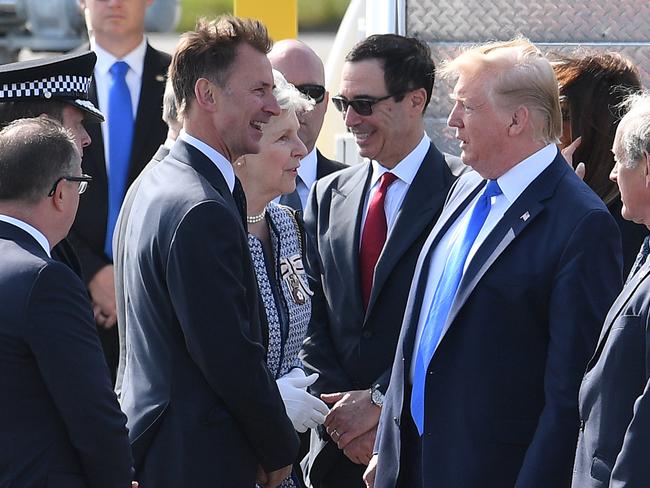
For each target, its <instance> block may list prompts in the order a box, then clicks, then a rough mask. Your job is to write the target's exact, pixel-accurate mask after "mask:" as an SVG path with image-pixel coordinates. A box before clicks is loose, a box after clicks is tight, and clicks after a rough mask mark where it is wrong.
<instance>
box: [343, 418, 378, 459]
mask: <svg viewBox="0 0 650 488" xmlns="http://www.w3.org/2000/svg"><path fill="white" fill-rule="evenodd" d="M376 436H377V427H375V428H374V429H370V430H369V431H368V432H366V433H365V434H361V435H360V436H359V437H357V438H356V439H354V440H352V441H351V442H350V443H349V444H348V445H347V446H346V448H345V449H343V454H345V455H346V456H347V457H348V459H349V460H350V461H352V462H353V463H355V464H366V465H367V464H368V463H369V462H370V458H372V450H373V448H374V446H375V437H376Z"/></svg>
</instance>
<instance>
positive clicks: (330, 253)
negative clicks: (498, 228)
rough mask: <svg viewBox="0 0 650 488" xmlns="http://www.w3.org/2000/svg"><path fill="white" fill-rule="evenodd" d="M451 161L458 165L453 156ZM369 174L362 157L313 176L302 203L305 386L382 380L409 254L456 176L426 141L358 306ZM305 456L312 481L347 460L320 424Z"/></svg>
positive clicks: (322, 389)
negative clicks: (307, 297) (308, 308)
mask: <svg viewBox="0 0 650 488" xmlns="http://www.w3.org/2000/svg"><path fill="white" fill-rule="evenodd" d="M453 161H454V163H453V164H455V165H456V166H458V168H457V170H458V171H460V163H459V160H458V159H457V158H455V159H453ZM370 176H371V165H370V163H369V162H366V163H364V164H359V165H355V166H351V167H349V168H347V169H344V170H342V171H339V172H337V173H334V174H332V175H330V176H328V177H325V178H323V179H322V180H319V181H317V182H316V184H315V186H314V188H313V189H312V192H311V195H310V203H309V206H308V208H307V209H306V210H305V228H306V231H307V235H308V240H310V241H311V244H312V245H311V246H308V254H307V258H308V259H307V261H308V272H309V278H310V286H311V287H312V290H314V296H313V297H312V319H311V322H310V325H309V330H308V333H307V338H306V340H305V343H304V346H303V350H302V360H303V362H304V364H305V367H306V368H307V369H309V370H310V371H314V372H317V373H319V374H320V377H319V378H318V381H317V382H316V383H315V384H314V385H313V386H312V391H313V393H314V394H317V395H319V394H321V393H331V392H337V391H350V390H362V389H367V388H370V387H371V386H372V385H374V384H379V385H380V388H381V389H382V390H383V391H385V389H386V388H387V387H388V380H389V377H390V368H391V363H392V359H393V355H394V352H395V345H396V343H397V338H398V336H399V329H400V325H401V323H402V317H403V313H404V306H405V304H406V298H407V295H408V284H409V283H410V282H411V278H412V276H413V269H414V267H415V262H416V260H417V256H418V254H419V252H420V248H421V247H422V244H423V242H424V240H425V239H426V236H427V235H428V234H429V231H430V230H431V227H432V226H433V224H434V223H435V221H436V219H437V217H438V215H439V214H440V210H441V209H442V204H443V202H444V200H445V197H446V195H447V192H448V191H449V188H450V187H451V184H452V182H453V181H454V180H455V176H454V174H453V173H452V171H451V170H450V167H449V165H448V164H447V162H446V161H445V158H444V157H443V155H442V154H441V153H440V152H439V151H438V149H437V148H436V147H435V146H434V145H433V144H431V146H430V147H429V151H428V152H427V154H426V156H425V158H424V160H423V162H422V164H421V166H420V169H419V170H418V172H417V174H416V176H415V178H414V180H413V183H412V184H411V186H410V188H409V190H408V193H407V194H406V196H405V198H404V201H403V203H402V208H401V211H400V212H399V216H398V217H397V220H396V221H395V224H394V227H393V229H392V231H391V234H390V236H389V238H388V240H387V242H386V245H385V247H384V250H383V252H382V254H381V256H380V258H379V261H378V263H377V268H376V272H375V281H374V285H373V288H372V294H371V296H370V302H369V305H368V310H367V312H364V306H363V301H362V298H361V287H360V279H359V272H358V270H359V241H360V227H361V216H362V208H363V203H364V199H365V196H366V193H367V190H368V186H369V182H370ZM309 457H310V459H309V470H308V475H309V477H310V479H311V481H312V482H316V481H317V480H318V479H319V478H320V477H321V476H323V475H325V474H327V473H328V472H331V471H332V470H336V469H337V465H339V464H340V463H347V462H349V461H347V458H345V456H344V455H343V453H342V452H341V451H339V449H338V448H337V447H336V445H335V444H334V443H332V442H331V441H330V439H329V437H328V436H327V434H326V433H325V432H324V429H319V431H318V434H317V433H316V432H315V431H314V432H313V433H312V448H311V452H310V456H309ZM359 482H361V478H360V477H359ZM341 486H344V485H341Z"/></svg>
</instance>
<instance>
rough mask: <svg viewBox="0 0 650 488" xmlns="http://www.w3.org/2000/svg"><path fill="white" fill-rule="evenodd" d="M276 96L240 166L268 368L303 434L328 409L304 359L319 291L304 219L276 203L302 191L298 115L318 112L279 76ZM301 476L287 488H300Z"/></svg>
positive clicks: (287, 483)
mask: <svg viewBox="0 0 650 488" xmlns="http://www.w3.org/2000/svg"><path fill="white" fill-rule="evenodd" d="M273 78H274V84H275V87H274V89H273V94H274V95H275V97H276V99H277V100H278V104H279V105H280V108H281V109H282V112H281V113H280V114H279V115H277V116H274V117H271V119H270V120H269V122H268V123H267V124H265V125H264V127H263V129H262V138H261V140H260V151H259V152H258V153H257V154H247V155H245V156H242V157H241V158H240V159H239V160H237V162H236V163H235V173H236V174H237V177H238V178H239V179H240V180H241V183H242V186H243V188H244V192H245V193H246V201H247V217H246V222H247V224H248V245H249V247H250V251H251V255H252V258H253V264H254V267H255V274H256V276H257V283H258V287H259V293H260V299H261V303H262V304H263V306H264V312H265V318H266V321H265V323H266V325H267V327H266V344H265V345H266V348H267V354H266V362H267V365H268V368H269V371H271V373H272V374H274V375H275V378H276V381H277V385H278V389H279V390H280V395H281V396H282V399H283V400H284V404H285V408H286V410H287V415H288V416H289V418H290V419H291V422H292V423H293V425H294V428H295V429H296V430H297V431H298V432H305V431H307V429H309V428H314V427H316V426H317V425H319V424H322V423H323V421H324V420H325V415H326V414H327V412H328V408H327V406H326V405H325V403H323V402H322V401H321V400H320V399H318V398H316V397H314V396H312V395H310V394H309V393H308V392H307V387H308V386H309V385H311V384H312V383H314V382H315V381H316V379H317V378H318V375H317V374H312V375H310V376H305V373H304V371H303V369H302V363H301V361H300V359H299V358H298V352H299V350H300V347H301V345H302V342H303V340H304V338H305V334H306V332H307V325H308V323H309V319H310V317H311V298H310V296H311V290H310V289H309V286H308V284H307V276H306V274H305V271H304V268H303V264H302V256H303V252H304V245H305V243H304V236H303V235H302V225H301V221H300V220H299V217H298V216H297V215H295V213H294V211H293V210H292V209H290V208H289V207H285V206H282V205H279V204H276V203H275V202H274V201H273V200H274V199H276V198H277V197H278V196H280V195H282V194H284V193H291V192H293V191H294V190H295V188H296V175H297V169H298V167H299V166H300V159H301V158H303V157H304V156H305V154H306V152H307V149H306V148H305V146H304V144H303V143H302V142H301V141H300V139H299V138H298V129H299V128H300V124H299V122H298V117H297V115H296V114H297V113H298V114H299V113H301V112H303V111H306V110H311V109H312V107H313V101H311V100H310V99H308V98H306V97H305V96H304V95H302V94H301V93H300V92H299V91H298V90H297V89H296V88H295V87H294V86H293V85H291V84H289V83H288V82H287V81H286V80H285V78H284V76H282V74H281V73H280V72H279V71H276V70H274V71H273ZM299 478H300V477H299V476H297V475H296V474H295V473H292V475H291V476H290V477H289V478H287V479H286V480H284V481H283V482H282V485H281V486H282V487H300V486H303V485H302V480H300V479H299Z"/></svg>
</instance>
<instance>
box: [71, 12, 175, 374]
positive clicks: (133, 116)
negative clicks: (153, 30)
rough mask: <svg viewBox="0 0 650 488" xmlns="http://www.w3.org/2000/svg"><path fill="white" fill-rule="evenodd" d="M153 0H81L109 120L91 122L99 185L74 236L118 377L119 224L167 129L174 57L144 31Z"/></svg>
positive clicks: (91, 168)
mask: <svg viewBox="0 0 650 488" xmlns="http://www.w3.org/2000/svg"><path fill="white" fill-rule="evenodd" d="M152 2H153V0H129V1H126V0H111V1H103V0H81V1H80V5H81V7H82V8H83V9H85V10H86V13H87V16H86V17H87V19H89V29H90V46H84V48H85V49H88V48H89V47H90V48H91V49H92V50H93V51H94V52H95V53H96V54H97V64H96V65H95V69H94V73H93V82H92V85H91V90H90V99H91V100H92V101H93V102H94V103H95V105H97V106H98V107H100V109H101V110H102V112H103V113H104V114H105V115H106V122H104V123H102V124H101V125H98V124H95V125H94V126H90V125H89V126H88V127H87V130H88V133H89V134H90V137H91V138H92V140H93V144H92V145H91V146H90V147H89V148H88V149H87V150H86V151H85V154H84V157H83V162H82V166H83V168H84V171H85V172H86V173H88V174H89V175H91V176H92V177H93V178H94V182H95V185H94V186H93V187H92V188H90V189H89V190H88V194H87V195H86V197H87V198H85V199H84V201H82V203H81V205H80V207H79V212H78V214H77V218H76V220H75V223H74V225H73V227H72V230H71V232H70V242H71V243H72V244H73V246H74V248H75V250H76V252H77V254H78V255H79V259H80V261H81V266H82V269H83V273H84V277H85V280H86V284H87V286H88V290H89V291H90V295H91V298H92V302H93V309H94V313H95V320H96V323H97V326H98V332H99V335H100V338H101V340H102V346H103V348H104V353H105V355H106V360H107V362H108V364H109V368H110V370H111V374H112V375H113V378H114V375H115V371H116V368H117V361H118V341H117V328H116V327H115V324H116V321H117V313H116V308H115V285H114V270H113V255H112V237H113V231H114V229H115V222H116V220H117V216H118V214H119V211H120V207H121V205H122V201H123V199H124V195H125V193H126V190H127V189H128V187H129V185H130V184H131V183H132V182H133V180H135V178H136V177H137V176H138V174H139V173H140V171H142V169H143V168H144V166H145V165H146V164H147V163H148V162H149V161H150V160H151V158H152V156H153V155H154V154H155V153H156V151H157V150H158V148H159V146H160V144H162V142H163V141H164V140H165V136H166V134H167V125H166V124H165V123H164V122H163V121H162V119H161V113H162V98H163V93H164V89H165V76H166V73H167V68H168V66H169V62H170V59H171V57H170V56H169V55H168V54H166V53H163V52H160V51H158V50H156V49H154V48H152V47H151V46H150V45H149V43H148V42H147V39H146V37H145V35H144V17H145V13H146V10H147V7H148V6H149V5H151V3H152Z"/></svg>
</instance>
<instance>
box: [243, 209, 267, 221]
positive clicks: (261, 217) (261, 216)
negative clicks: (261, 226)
mask: <svg viewBox="0 0 650 488" xmlns="http://www.w3.org/2000/svg"><path fill="white" fill-rule="evenodd" d="M265 216H266V209H264V210H262V213H261V214H259V215H247V216H246V223H248V224H257V223H258V222H261V221H262V220H264V217H265Z"/></svg>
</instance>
